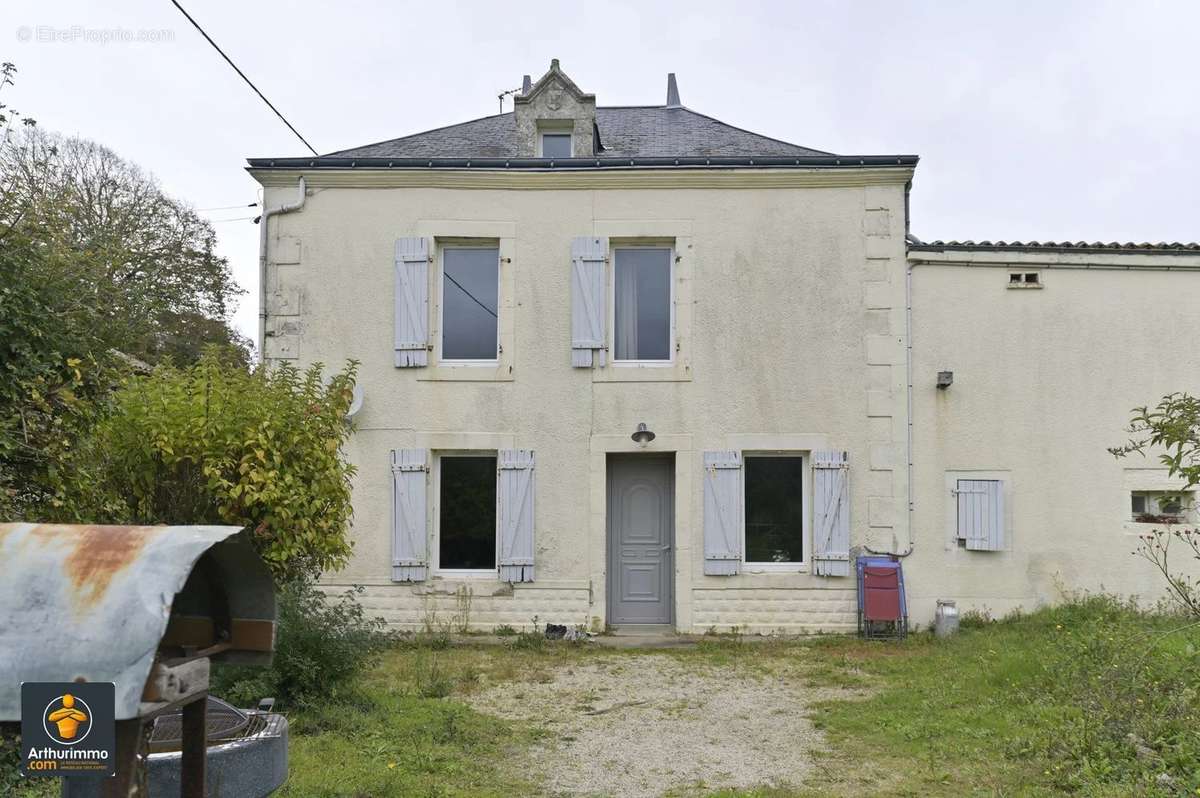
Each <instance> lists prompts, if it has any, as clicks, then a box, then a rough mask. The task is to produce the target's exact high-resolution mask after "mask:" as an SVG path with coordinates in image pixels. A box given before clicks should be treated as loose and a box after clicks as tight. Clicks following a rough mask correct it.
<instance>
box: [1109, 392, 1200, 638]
mask: <svg viewBox="0 0 1200 798" xmlns="http://www.w3.org/2000/svg"><path fill="white" fill-rule="evenodd" d="M1129 433H1130V435H1131V437H1130V439H1129V440H1128V441H1127V442H1126V443H1125V444H1124V445H1123V446H1117V447H1113V448H1110V449H1109V451H1110V452H1111V453H1112V454H1113V455H1114V456H1116V457H1124V456H1126V455H1128V454H1131V453H1133V452H1137V453H1139V454H1145V451H1146V449H1148V448H1151V447H1153V448H1156V449H1159V450H1160V451H1161V453H1160V454H1159V461H1160V462H1161V463H1162V464H1163V465H1164V466H1166V468H1167V473H1168V474H1169V475H1170V476H1172V477H1174V478H1177V479H1180V480H1182V481H1183V483H1184V485H1183V488H1182V490H1188V489H1190V488H1192V487H1195V486H1196V485H1198V484H1200V398H1197V397H1195V396H1191V395H1189V394H1186V393H1173V394H1168V395H1167V396H1164V397H1163V399H1162V401H1161V402H1159V403H1158V405H1156V406H1155V407H1153V408H1150V407H1148V406H1146V407H1138V408H1135V409H1134V411H1133V418H1132V419H1131V421H1130V423H1129ZM1138 520H1139V521H1140V520H1142V519H1141V518H1139V519H1138ZM1158 520H1159V521H1162V522H1169V521H1170V520H1171V519H1170V518H1169V517H1166V516H1161V517H1159V519H1158ZM1167 525H1168V526H1170V524H1169V523H1168V524H1167ZM1172 540H1176V541H1179V542H1180V544H1181V545H1184V546H1187V547H1188V549H1189V550H1190V551H1191V555H1190V556H1191V559H1194V560H1200V530H1197V529H1169V530H1166V531H1164V530H1155V531H1154V532H1152V533H1150V534H1147V535H1142V536H1140V538H1139V541H1138V548H1137V551H1135V552H1134V553H1135V554H1137V555H1138V556H1140V557H1142V558H1143V559H1145V560H1147V561H1149V562H1150V563H1151V564H1152V565H1154V567H1155V568H1157V569H1158V570H1159V571H1160V572H1161V573H1162V575H1163V579H1164V580H1165V581H1166V583H1167V590H1168V592H1169V593H1170V595H1171V597H1172V598H1173V599H1174V600H1175V601H1176V602H1178V603H1179V605H1180V606H1181V607H1183V608H1184V609H1186V610H1187V611H1188V612H1189V613H1190V614H1191V616H1192V617H1193V618H1197V619H1200V582H1198V581H1197V580H1196V578H1195V577H1191V576H1188V575H1187V574H1186V573H1184V572H1182V571H1180V570H1178V569H1177V568H1176V567H1175V566H1173V565H1171V560H1170V549H1171V542H1172Z"/></svg>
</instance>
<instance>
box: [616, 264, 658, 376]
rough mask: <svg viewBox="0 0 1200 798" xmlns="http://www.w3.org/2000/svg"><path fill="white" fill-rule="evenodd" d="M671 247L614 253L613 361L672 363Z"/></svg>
mask: <svg viewBox="0 0 1200 798" xmlns="http://www.w3.org/2000/svg"><path fill="white" fill-rule="evenodd" d="M672 261H673V258H672V257H671V248H670V247H629V248H621V249H617V250H616V251H615V253H614V267H613V294H614V296H613V338H614V344H615V347H614V348H615V350H616V355H615V359H616V360H624V361H643V362H645V361H657V362H669V361H670V360H671V334H672V333H671V326H672V321H673V319H672V313H671V299H672V298H671V271H672Z"/></svg>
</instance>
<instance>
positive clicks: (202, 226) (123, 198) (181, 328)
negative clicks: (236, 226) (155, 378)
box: [0, 127, 246, 363]
mask: <svg viewBox="0 0 1200 798" xmlns="http://www.w3.org/2000/svg"><path fill="white" fill-rule="evenodd" d="M0 186H3V189H4V191H3V196H4V201H3V203H2V205H0V231H14V230H15V231H19V232H21V233H22V234H23V235H25V236H26V237H28V238H29V239H31V240H33V241H36V242H37V243H38V245H39V246H40V247H41V248H43V249H44V250H45V251H46V252H47V253H48V254H47V257H46V258H44V259H43V260H42V262H41V265H42V266H43V267H44V268H43V269H42V270H41V273H40V274H39V275H35V277H45V278H51V279H53V280H56V281H68V282H71V283H74V284H75V285H77V286H79V287H80V288H81V289H83V290H82V291H80V292H78V293H71V294H62V295H59V296H57V297H56V306H63V307H64V308H71V309H74V305H76V304H79V305H83V306H84V307H85V309H86V310H89V311H91V313H90V314H88V317H89V320H90V322H91V323H90V325H89V328H88V329H87V330H86V331H85V332H86V333H87V336H86V338H87V340H95V341H97V342H100V343H102V344H103V347H104V348H103V349H102V351H107V349H109V348H113V349H117V350H119V351H121V352H124V353H126V354H128V355H132V356H134V357H137V358H140V359H142V360H145V361H148V362H150V363H157V362H159V361H160V360H162V359H163V358H165V357H167V356H171V357H174V358H175V359H176V360H177V361H179V362H194V361H195V360H196V359H197V358H198V357H199V355H200V353H201V349H202V348H203V347H204V346H205V345H208V344H219V345H224V346H226V347H229V348H232V349H234V350H235V351H240V352H241V353H242V356H243V358H244V356H245V345H246V342H245V341H244V340H242V339H241V338H240V337H239V336H238V335H237V334H236V333H235V332H234V331H233V330H232V328H230V327H229V325H228V324H227V323H226V321H225V319H226V316H227V313H228V311H229V309H230V304H231V303H232V301H233V300H234V299H236V297H237V296H238V295H239V294H241V293H242V289H240V288H238V286H237V284H236V283H235V282H234V280H233V275H232V273H231V271H230V269H229V264H228V262H227V261H226V259H225V258H223V257H220V256H219V255H217V254H216V252H215V248H216V232H215V231H214V230H213V227H212V225H211V224H210V223H209V222H208V221H207V220H205V219H203V218H202V217H200V216H199V215H198V214H197V213H196V212H195V211H194V210H193V209H192V208H191V207H189V206H188V205H186V204H185V203H182V202H180V201H178V200H176V199H174V198H172V197H170V196H168V195H167V194H166V193H164V192H163V190H162V188H161V187H160V186H159V185H158V182H157V181H156V180H155V179H154V178H153V177H151V176H150V175H147V174H146V173H145V172H143V171H142V170H141V169H140V168H139V167H137V166H136V165H134V164H132V163H130V162H128V161H125V160H124V159H122V158H120V157H119V156H118V155H117V154H116V153H114V152H112V151H111V150H109V149H108V148H106V147H104V146H102V145H100V144H97V143H96V142H93V141H88V140H86V139H80V138H70V137H64V136H61V135H59V134H55V133H51V132H47V131H43V130H41V129H40V128H36V127H31V128H27V129H26V130H24V131H23V132H22V133H21V134H20V135H19V136H14V137H13V138H12V139H11V141H9V142H8V146H7V147H5V148H3V149H0Z"/></svg>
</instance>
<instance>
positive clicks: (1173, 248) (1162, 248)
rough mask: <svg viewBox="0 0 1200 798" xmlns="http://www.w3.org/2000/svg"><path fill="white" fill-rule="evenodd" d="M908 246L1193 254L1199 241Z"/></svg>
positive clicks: (912, 245)
mask: <svg viewBox="0 0 1200 798" xmlns="http://www.w3.org/2000/svg"><path fill="white" fill-rule="evenodd" d="M908 248H909V249H910V250H913V251H917V252H940V251H944V250H952V251H964V250H990V251H996V252H1030V251H1034V252H1037V251H1043V252H1044V251H1054V252H1125V253H1130V254H1136V253H1138V252H1167V253H1171V252H1174V253H1179V254H1192V253H1198V252H1200V243H1197V242H1186V243H1180V242H1178V241H1174V242H1171V243H1167V242H1165V241H1159V242H1158V243H1156V244H1151V243H1149V242H1143V243H1141V244H1135V243H1134V242H1132V241H1127V242H1125V243H1121V242H1119V241H1109V242H1103V241H1094V242H1091V243H1089V242H1087V241H921V240H920V239H917V238H916V237H915V236H910V237H909V244H908Z"/></svg>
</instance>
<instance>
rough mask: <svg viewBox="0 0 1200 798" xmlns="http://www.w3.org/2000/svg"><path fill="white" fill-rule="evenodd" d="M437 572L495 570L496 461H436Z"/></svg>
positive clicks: (450, 458) (471, 458)
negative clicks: (439, 485) (437, 476)
mask: <svg viewBox="0 0 1200 798" xmlns="http://www.w3.org/2000/svg"><path fill="white" fill-rule="evenodd" d="M439 465H440V469H441V473H440V480H441V489H440V494H439V497H438V507H439V510H438V568H439V570H452V571H483V570H494V569H495V568H496V458H495V456H491V455H489V456H486V457H478V456H457V455H453V456H452V455H443V456H442V457H440V458H439Z"/></svg>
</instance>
